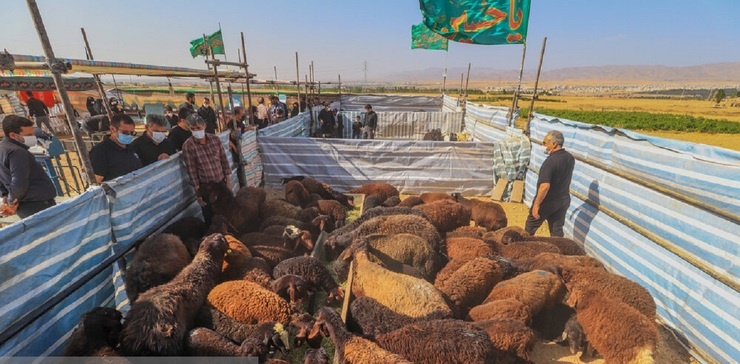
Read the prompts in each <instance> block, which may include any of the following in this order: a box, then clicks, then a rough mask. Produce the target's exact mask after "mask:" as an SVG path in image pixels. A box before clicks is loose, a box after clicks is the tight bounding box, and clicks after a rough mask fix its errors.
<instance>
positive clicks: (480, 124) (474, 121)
mask: <svg viewBox="0 0 740 364" xmlns="http://www.w3.org/2000/svg"><path fill="white" fill-rule="evenodd" d="M508 113H509V109H508V108H506V107H502V106H488V105H478V104H472V103H468V104H467V105H465V132H467V133H468V134H470V135H471V136H472V138H473V140H482V141H488V142H495V141H499V140H504V139H505V138H506V130H507V124H506V119H507V115H508Z"/></svg>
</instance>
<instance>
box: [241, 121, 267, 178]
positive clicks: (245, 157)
mask: <svg viewBox="0 0 740 364" xmlns="http://www.w3.org/2000/svg"><path fill="white" fill-rule="evenodd" d="M239 147H240V149H241V157H242V167H243V170H244V181H245V182H246V184H247V186H251V187H258V186H260V185H261V184H262V157H260V155H259V151H258V150H257V132H255V131H248V132H246V133H244V134H242V136H241V140H240V142H239Z"/></svg>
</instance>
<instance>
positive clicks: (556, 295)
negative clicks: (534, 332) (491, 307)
mask: <svg viewBox="0 0 740 364" xmlns="http://www.w3.org/2000/svg"><path fill="white" fill-rule="evenodd" d="M564 296H565V286H564V285H563V283H562V282H561V281H560V279H559V278H558V277H557V276H556V275H554V274H552V273H550V272H545V271H541V270H536V271H532V272H527V273H523V274H520V275H518V276H516V277H514V278H512V279H509V280H507V281H502V282H500V283H498V284H497V285H496V286H495V287H493V290H491V293H490V294H489V295H488V297H486V299H485V300H484V301H483V303H488V302H492V301H496V300H502V299H507V298H514V299H516V300H519V301H520V302H521V303H523V304H524V305H526V306H527V308H528V309H529V313H530V317H534V316H535V315H537V314H538V313H539V312H540V311H542V310H544V309H549V308H552V307H554V306H555V304H557V303H558V302H562V301H563V297H564Z"/></svg>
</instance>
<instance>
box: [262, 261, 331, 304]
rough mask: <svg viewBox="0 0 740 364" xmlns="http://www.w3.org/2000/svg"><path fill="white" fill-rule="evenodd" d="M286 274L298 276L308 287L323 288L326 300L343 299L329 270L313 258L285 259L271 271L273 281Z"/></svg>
mask: <svg viewBox="0 0 740 364" xmlns="http://www.w3.org/2000/svg"><path fill="white" fill-rule="evenodd" d="M287 274H292V275H297V276H300V277H301V278H303V279H304V280H305V281H306V283H308V284H309V285H312V286H314V287H321V288H323V289H324V291H326V293H327V294H329V298H328V300H334V299H336V300H340V299H342V298H344V292H342V290H341V289H340V288H339V285H338V284H337V282H336V281H335V280H334V278H332V276H331V274H330V273H329V270H328V269H326V267H325V266H324V265H323V264H321V262H320V261H319V260H318V259H316V258H314V257H295V258H290V259H286V260H284V261H282V262H280V263H278V265H276V266H275V268H274V269H273V270H272V276H273V277H274V278H275V279H278V278H280V277H282V276H284V275H287Z"/></svg>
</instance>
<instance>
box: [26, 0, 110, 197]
mask: <svg viewBox="0 0 740 364" xmlns="http://www.w3.org/2000/svg"><path fill="white" fill-rule="evenodd" d="M26 3H27V4H28V10H29V12H30V13H31V18H32V19H33V23H34V25H35V26H36V32H37V33H38V35H39V40H40V41H41V46H42V47H43V48H44V54H45V55H46V60H47V62H49V69H50V70H51V75H52V77H53V78H54V84H55V85H56V87H57V92H59V97H60V98H61V99H62V106H63V107H64V113H65V114H67V122H68V123H69V128H70V129H71V130H72V135H73V136H74V139H75V143H76V144H77V151H78V153H79V156H80V161H81V162H82V166H83V167H84V169H85V174H87V178H88V181H90V184H97V181H96V180H95V172H94V170H93V167H92V163H91V162H90V155H89V154H88V153H87V148H86V146H85V143H84V141H83V140H82V134H81V133H80V126H79V124H77V119H75V113H74V107H72V103H71V102H70V101H69V95H68V94H67V89H66V88H65V86H64V80H62V74H61V73H62V72H66V71H67V66H66V65H65V64H64V62H62V61H59V60H57V59H56V58H55V57H54V50H53V49H52V48H51V43H50V42H49V35H48V34H47V33H46V27H44V21H43V19H41V13H40V12H39V7H38V5H37V4H36V0H26Z"/></svg>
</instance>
